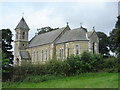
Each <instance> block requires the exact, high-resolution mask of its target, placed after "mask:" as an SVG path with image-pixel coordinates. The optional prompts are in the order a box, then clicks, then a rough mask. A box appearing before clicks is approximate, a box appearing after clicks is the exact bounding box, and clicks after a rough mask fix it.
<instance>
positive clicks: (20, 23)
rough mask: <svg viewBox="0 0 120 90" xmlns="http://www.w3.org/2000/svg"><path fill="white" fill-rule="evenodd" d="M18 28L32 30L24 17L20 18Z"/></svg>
mask: <svg viewBox="0 0 120 90" xmlns="http://www.w3.org/2000/svg"><path fill="white" fill-rule="evenodd" d="M16 29H22V30H30V28H29V27H28V25H27V23H26V21H25V19H24V18H23V17H22V19H21V20H20V22H19V23H18V25H17V26H16V28H15V30H16Z"/></svg>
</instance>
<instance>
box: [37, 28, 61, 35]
mask: <svg viewBox="0 0 120 90" xmlns="http://www.w3.org/2000/svg"><path fill="white" fill-rule="evenodd" d="M56 29H59V28H51V27H43V28H41V29H37V30H38V34H42V33H46V32H50V31H53V30H56Z"/></svg>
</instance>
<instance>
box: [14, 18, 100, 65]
mask: <svg viewBox="0 0 120 90" xmlns="http://www.w3.org/2000/svg"><path fill="white" fill-rule="evenodd" d="M29 30H30V28H29V26H28V25H27V23H26V21H25V19H24V18H23V17H22V19H21V20H20V22H19V23H18V25H17V26H16V28H15V32H16V38H15V41H14V65H21V64H22V63H26V62H30V63H44V62H46V61H48V60H50V59H52V58H53V57H57V58H58V59H60V60H63V59H65V58H67V57H68V56H70V55H72V54H74V55H78V54H81V53H83V52H84V51H90V52H92V53H99V51H98V47H99V46H98V45H99V38H98V36H97V34H96V32H95V30H94V28H93V30H92V31H89V32H88V31H87V29H86V28H83V27H82V26H81V27H78V28H75V29H72V30H71V29H70V27H69V25H68V24H67V25H66V27H63V28H59V29H57V30H54V31H50V32H47V33H44V34H39V35H35V36H34V37H33V38H32V39H31V40H30V41H28V35H29Z"/></svg>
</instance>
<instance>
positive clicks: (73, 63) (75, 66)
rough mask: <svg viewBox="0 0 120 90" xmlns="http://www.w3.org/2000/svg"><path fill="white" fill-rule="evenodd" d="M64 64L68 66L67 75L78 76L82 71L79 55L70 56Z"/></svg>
mask: <svg viewBox="0 0 120 90" xmlns="http://www.w3.org/2000/svg"><path fill="white" fill-rule="evenodd" d="M66 63H68V65H69V71H68V73H67V75H74V74H79V73H81V72H83V71H82V66H83V62H82V61H81V58H80V56H79V55H77V56H75V55H71V56H70V57H68V58H67V60H66Z"/></svg>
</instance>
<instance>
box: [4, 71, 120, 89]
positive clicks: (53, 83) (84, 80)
mask: <svg viewBox="0 0 120 90" xmlns="http://www.w3.org/2000/svg"><path fill="white" fill-rule="evenodd" d="M4 88H118V74H117V73H86V74H81V75H77V76H71V77H65V78H62V79H57V80H49V81H45V82H41V83H31V82H21V83H12V84H10V85H6V86H4Z"/></svg>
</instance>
